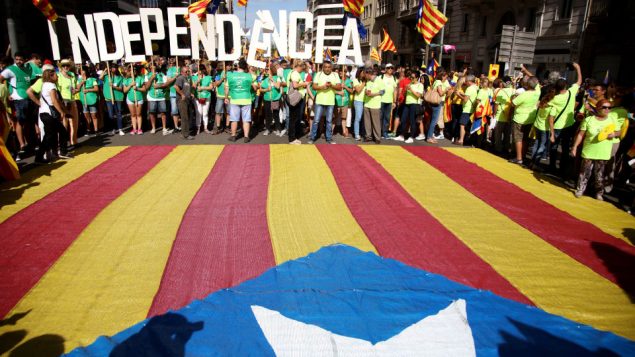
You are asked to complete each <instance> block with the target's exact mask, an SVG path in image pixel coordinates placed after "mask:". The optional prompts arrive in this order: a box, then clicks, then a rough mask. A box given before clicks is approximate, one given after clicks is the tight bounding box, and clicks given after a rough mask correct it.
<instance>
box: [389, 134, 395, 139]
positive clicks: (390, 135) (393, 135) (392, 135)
mask: <svg viewBox="0 0 635 357" xmlns="http://www.w3.org/2000/svg"><path fill="white" fill-rule="evenodd" d="M395 136H397V134H395V133H388V137H389V138H391V139H392V138H394V137H395Z"/></svg>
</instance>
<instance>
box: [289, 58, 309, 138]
mask: <svg viewBox="0 0 635 357" xmlns="http://www.w3.org/2000/svg"><path fill="white" fill-rule="evenodd" d="M303 68H304V64H303V63H302V61H301V60H296V62H295V63H294V65H293V71H292V72H291V74H290V75H289V86H292V87H293V88H294V89H296V90H297V91H298V92H300V95H301V96H302V99H300V101H299V102H298V103H296V105H291V103H289V132H288V134H289V144H294V145H298V144H302V142H300V136H301V135H302V127H301V122H302V114H304V113H303V111H304V105H305V103H304V98H305V96H306V90H307V87H308V85H309V84H308V83H307V82H305V81H304V80H303V79H302V75H301V73H302V70H303Z"/></svg>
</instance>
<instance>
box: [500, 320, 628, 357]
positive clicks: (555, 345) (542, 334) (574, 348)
mask: <svg viewBox="0 0 635 357" xmlns="http://www.w3.org/2000/svg"><path fill="white" fill-rule="evenodd" d="M510 322H511V323H512V324H513V325H514V326H516V328H517V329H518V331H519V332H520V333H521V334H522V336H523V337H522V338H520V337H517V336H512V335H510V334H508V333H506V332H501V336H502V337H503V340H504V341H505V342H503V343H502V344H500V345H499V346H498V354H499V355H500V356H513V357H521V356H532V357H533V356H540V357H547V356H557V357H562V356H576V357H580V356H618V354H616V353H614V352H612V351H609V350H606V349H604V348H602V349H599V350H596V351H591V350H588V349H586V348H585V347H583V346H580V345H577V344H575V343H573V342H571V341H568V340H565V339H563V338H560V337H557V336H554V335H552V334H550V333H549V332H547V331H543V330H541V329H538V328H536V327H534V326H529V325H526V324H524V323H522V322H519V321H515V320H513V319H510Z"/></svg>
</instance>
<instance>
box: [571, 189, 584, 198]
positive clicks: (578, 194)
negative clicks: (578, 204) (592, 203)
mask: <svg viewBox="0 0 635 357" xmlns="http://www.w3.org/2000/svg"><path fill="white" fill-rule="evenodd" d="M583 194H584V193H583V192H582V191H575V193H574V194H573V195H574V196H575V197H576V198H580V197H582V195H583Z"/></svg>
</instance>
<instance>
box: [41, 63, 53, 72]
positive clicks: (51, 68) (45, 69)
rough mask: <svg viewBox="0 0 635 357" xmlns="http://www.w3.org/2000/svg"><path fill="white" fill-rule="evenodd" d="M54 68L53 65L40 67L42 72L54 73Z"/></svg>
mask: <svg viewBox="0 0 635 357" xmlns="http://www.w3.org/2000/svg"><path fill="white" fill-rule="evenodd" d="M54 70H55V67H53V65H51V64H48V63H47V64H45V65H44V66H42V71H54Z"/></svg>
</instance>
